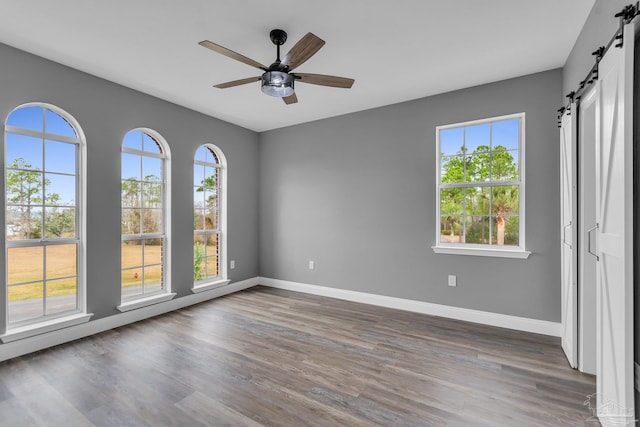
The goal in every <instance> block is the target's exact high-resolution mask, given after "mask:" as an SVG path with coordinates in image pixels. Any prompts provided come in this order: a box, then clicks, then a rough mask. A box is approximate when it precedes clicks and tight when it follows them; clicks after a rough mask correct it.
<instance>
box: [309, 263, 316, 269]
mask: <svg viewBox="0 0 640 427" xmlns="http://www.w3.org/2000/svg"><path fill="white" fill-rule="evenodd" d="M314 268H316V263H315V262H314V261H309V270H313V269H314Z"/></svg>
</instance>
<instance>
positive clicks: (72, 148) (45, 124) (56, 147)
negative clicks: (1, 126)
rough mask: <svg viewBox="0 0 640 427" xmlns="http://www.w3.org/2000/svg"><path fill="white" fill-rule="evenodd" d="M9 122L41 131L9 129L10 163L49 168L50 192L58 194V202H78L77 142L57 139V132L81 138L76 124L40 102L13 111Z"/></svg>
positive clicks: (39, 169)
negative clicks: (76, 179)
mask: <svg viewBox="0 0 640 427" xmlns="http://www.w3.org/2000/svg"><path fill="white" fill-rule="evenodd" d="M6 125H7V126H12V127H16V128H21V129H25V130H27V131H32V132H37V133H39V134H40V135H39V136H31V135H22V134H18V133H13V132H10V131H7V133H6V141H5V145H6V152H5V161H6V164H7V166H8V167H11V166H12V165H18V167H24V168H25V169H27V170H32V171H45V178H46V179H48V180H49V185H48V188H47V192H48V193H55V194H58V195H59V197H60V199H59V201H58V204H59V205H61V206H63V205H75V203H76V200H75V199H76V193H75V191H76V186H75V176H74V175H76V173H77V171H76V167H77V161H76V144H74V143H71V142H62V141H59V140H57V139H59V138H57V136H63V137H67V138H73V139H77V138H78V135H77V134H76V131H75V129H74V128H73V126H71V124H70V123H69V122H67V121H66V120H65V119H64V118H62V117H61V116H60V115H58V114H57V113H55V112H54V111H51V110H48V109H45V108H43V107H40V106H33V107H22V108H20V109H17V110H15V111H13V112H12V113H11V114H10V115H9V117H8V118H7V122H6ZM27 133H29V132H27ZM47 136H51V138H47ZM43 150H44V155H43ZM20 159H22V161H20Z"/></svg>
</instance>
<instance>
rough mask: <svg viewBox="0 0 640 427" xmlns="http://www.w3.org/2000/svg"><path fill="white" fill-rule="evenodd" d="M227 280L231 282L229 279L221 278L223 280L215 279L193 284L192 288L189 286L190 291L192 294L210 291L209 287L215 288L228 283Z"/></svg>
mask: <svg viewBox="0 0 640 427" xmlns="http://www.w3.org/2000/svg"><path fill="white" fill-rule="evenodd" d="M229 282H231V280H226V279H223V280H216V281H215V282H209V283H205V284H202V285H195V286H194V287H193V288H191V292H193V293H194V294H197V293H200V292H204V291H210V290H211V289H216V288H220V287H222V286H226V285H228V284H229Z"/></svg>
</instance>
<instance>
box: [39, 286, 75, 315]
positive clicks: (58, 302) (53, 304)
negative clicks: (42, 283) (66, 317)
mask: <svg viewBox="0 0 640 427" xmlns="http://www.w3.org/2000/svg"><path fill="white" fill-rule="evenodd" d="M77 308H78V284H77V282H76V278H75V277H70V278H66V279H60V280H47V313H46V314H57V313H64V312H65V311H72V310H76V309H77Z"/></svg>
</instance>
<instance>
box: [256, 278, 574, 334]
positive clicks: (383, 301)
mask: <svg viewBox="0 0 640 427" xmlns="http://www.w3.org/2000/svg"><path fill="white" fill-rule="evenodd" d="M258 279H259V283H260V284H261V285H264V286H269V287H272V288H278V289H286V290H290V291H296V292H304V293H307V294H314V295H321V296H326V297H331V298H337V299H342V300H347V301H354V302H361V303H364V304H372V305H378V306H381V307H388V308H396V309H399V310H405V311H412V312H416V313H422V314H430V315H433V316H440V317H447V318H450V319H457V320H464V321H467V322H473V323H480V324H483V325H490V326H498V327H501V328H507V329H515V330H518V331H524V332H533V333H536V334H543V335H550V336H554V337H559V336H561V333H562V328H561V325H562V324H561V323H557V322H549V321H546V320H538V319H529V318H526V317H517V316H509V315H506V314H498V313H491V312H487V311H479V310H472V309H469V308H460V307H452V306H448V305H440V304H432V303H429V302H423V301H414V300H408V299H403V298H396V297H388V296H384V295H376V294H369V293H365V292H357V291H349V290H345V289H337V288H329V287H326V286H318V285H309V284H305V283H297V282H289V281H286V280H278V279H270V278H268V277H259V278H258Z"/></svg>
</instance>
